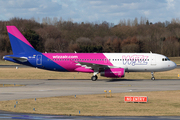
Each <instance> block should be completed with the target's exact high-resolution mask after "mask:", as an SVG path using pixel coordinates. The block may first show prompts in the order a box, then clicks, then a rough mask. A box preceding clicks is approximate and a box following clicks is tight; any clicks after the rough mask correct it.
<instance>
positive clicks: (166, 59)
mask: <svg viewBox="0 0 180 120" xmlns="http://www.w3.org/2000/svg"><path fill="white" fill-rule="evenodd" d="M162 61H170V59H169V58H162Z"/></svg>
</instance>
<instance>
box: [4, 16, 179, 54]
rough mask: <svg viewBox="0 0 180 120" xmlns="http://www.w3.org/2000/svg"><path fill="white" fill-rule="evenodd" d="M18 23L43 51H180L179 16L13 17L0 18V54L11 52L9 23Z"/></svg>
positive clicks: (17, 25)
mask: <svg viewBox="0 0 180 120" xmlns="http://www.w3.org/2000/svg"><path fill="white" fill-rule="evenodd" d="M7 25H15V26H16V27H17V28H18V29H19V30H20V31H21V32H22V34H23V35H24V36H25V37H26V39H27V40H28V41H29V42H30V43H31V44H32V46H33V47H34V48H35V49H36V50H38V51H40V52H58V53H61V52H63V53H64V52H68V53H69V52H74V51H76V52H78V53H93V52H97V53H101V52H104V53H112V52H115V53H130V52H131V53H149V52H150V51H152V52H153V53H159V54H163V55H166V56H168V57H174V56H179V55H180V52H179V50H180V48H179V43H180V20H179V19H172V21H170V22H169V21H165V22H158V23H154V24H153V23H151V22H149V20H148V19H146V18H142V17H141V18H140V19H139V20H138V19H137V18H135V19H134V20H130V19H128V20H120V21H119V24H118V25H114V24H113V23H108V22H106V21H104V22H101V23H89V22H86V23H85V22H82V23H77V22H73V21H72V20H67V21H65V20H63V19H62V18H60V19H58V18H53V19H51V18H48V17H46V18H43V19H42V21H41V22H40V21H37V20H35V19H34V18H32V19H22V18H16V17H15V18H12V19H10V20H8V21H0V56H1V57H2V56H3V55H7V54H12V50H11V45H10V41H9V37H8V34H7V30H6V26H7Z"/></svg>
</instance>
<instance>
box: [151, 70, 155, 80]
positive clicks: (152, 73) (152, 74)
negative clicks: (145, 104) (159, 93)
mask: <svg viewBox="0 0 180 120" xmlns="http://www.w3.org/2000/svg"><path fill="white" fill-rule="evenodd" d="M151 76H152V78H151V80H153V81H154V80H155V77H154V72H151Z"/></svg>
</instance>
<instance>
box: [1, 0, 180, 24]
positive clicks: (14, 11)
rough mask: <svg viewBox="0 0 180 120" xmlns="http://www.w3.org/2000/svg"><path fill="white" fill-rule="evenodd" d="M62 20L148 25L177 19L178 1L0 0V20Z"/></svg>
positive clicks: (179, 3) (179, 13)
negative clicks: (145, 21) (143, 20)
mask: <svg viewBox="0 0 180 120" xmlns="http://www.w3.org/2000/svg"><path fill="white" fill-rule="evenodd" d="M13 17H19V18H25V19H30V18H32V17H34V18H36V19H37V18H40V19H42V18H43V17H50V18H53V17H57V18H60V17H62V19H63V20H69V19H72V20H73V22H102V21H107V22H110V23H114V24H118V23H119V21H120V20H123V19H134V18H135V17H137V18H138V19H140V18H141V17H146V18H148V19H149V21H150V22H152V23H155V22H159V21H160V22H164V21H166V20H167V21H171V19H172V18H179V17H180V0H0V20H9V19H10V18H13Z"/></svg>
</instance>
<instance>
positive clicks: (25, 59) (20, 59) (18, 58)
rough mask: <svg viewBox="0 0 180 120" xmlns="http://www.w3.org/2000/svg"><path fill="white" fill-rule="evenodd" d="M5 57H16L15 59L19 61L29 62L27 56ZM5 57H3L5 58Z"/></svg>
mask: <svg viewBox="0 0 180 120" xmlns="http://www.w3.org/2000/svg"><path fill="white" fill-rule="evenodd" d="M4 57H6V58H12V59H14V60H18V61H20V62H27V60H28V59H27V57H14V56H4ZM4 57H3V58H4Z"/></svg>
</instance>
